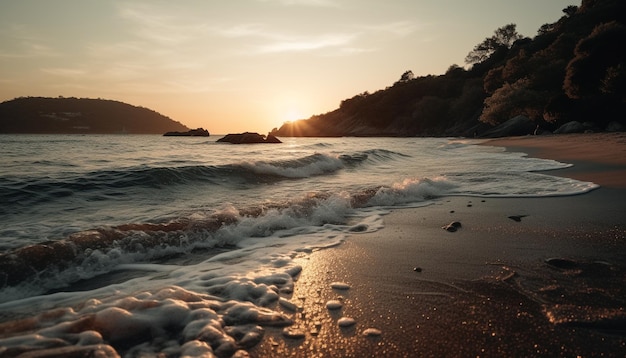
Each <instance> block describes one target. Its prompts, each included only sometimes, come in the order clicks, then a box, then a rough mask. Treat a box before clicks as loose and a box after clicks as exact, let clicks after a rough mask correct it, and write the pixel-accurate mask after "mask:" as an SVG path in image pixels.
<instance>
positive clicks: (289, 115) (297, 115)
mask: <svg viewBox="0 0 626 358" xmlns="http://www.w3.org/2000/svg"><path fill="white" fill-rule="evenodd" d="M308 117H309V116H307V115H306V114H305V113H304V112H303V111H301V110H298V109H297V108H289V109H288V110H287V112H286V113H285V116H284V119H285V121H286V122H293V121H297V120H298V119H305V118H308Z"/></svg>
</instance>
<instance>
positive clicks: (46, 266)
mask: <svg viewBox="0 0 626 358" xmlns="http://www.w3.org/2000/svg"><path fill="white" fill-rule="evenodd" d="M449 187H450V184H449V183H447V182H445V181H444V180H428V179H426V180H406V181H404V182H403V183H399V184H397V185H393V186H390V187H373V188H366V189H361V190H358V191H355V192H353V193H345V192H341V193H334V194H333V193H325V192H324V193H310V194H307V195H306V196H304V197H303V198H300V199H297V200H291V201H285V202H272V203H269V204H268V203H265V204H263V205H256V206H249V207H245V208H235V207H233V206H226V207H223V208H219V209H215V210H213V211H212V212H207V213H198V212H196V213H194V214H192V215H189V216H187V217H178V218H174V219H171V220H169V221H166V222H157V223H128V224H123V225H117V226H112V227H98V228H94V229H92V230H85V231H80V232H76V233H74V234H71V235H69V236H68V237H66V238H64V239H61V240H57V241H48V242H44V243H39V244H35V245H29V246H26V247H21V248H17V249H14V250H12V251H9V252H6V253H3V254H0V287H5V288H6V287H15V286H23V285H26V286H28V287H29V291H30V294H32V290H33V289H34V288H35V289H38V290H41V292H40V293H44V292H46V291H48V290H52V289H55V288H58V287H63V286H67V285H69V284H71V283H72V282H76V281H79V280H84V279H89V278H91V277H95V276H97V275H101V274H104V273H107V272H110V271H112V270H114V269H115V268H116V267H117V266H119V265H120V264H136V263H142V262H153V261H154V260H161V259H163V258H167V257H170V256H172V255H181V254H189V253H191V252H193V251H194V250H198V249H203V250H211V249H218V248H219V249H228V248H235V247H236V246H237V245H238V244H239V243H240V242H241V241H242V240H244V239H247V238H264V237H267V236H271V235H274V234H276V233H278V232H281V233H282V234H281V235H282V236H285V235H287V236H289V235H302V234H311V233H316V232H320V231H337V232H364V231H365V232H367V231H375V230H378V229H379V228H380V227H382V224H381V222H380V220H374V219H372V217H371V216H372V215H374V216H376V215H380V211H377V210H379V209H375V208H381V206H383V205H384V206H394V205H404V204H407V203H417V205H427V204H428V203H429V201H430V200H431V199H434V198H436V197H438V196H443V195H445V194H446V192H447V191H449V189H450V188H449ZM374 209H375V210H374ZM381 209H382V208H381ZM355 218H361V219H362V220H360V222H359V223H357V224H354V220H355ZM7 292H8V291H7ZM4 299H7V298H4ZM11 299H15V298H14V297H11ZM2 300H3V297H0V301H2Z"/></svg>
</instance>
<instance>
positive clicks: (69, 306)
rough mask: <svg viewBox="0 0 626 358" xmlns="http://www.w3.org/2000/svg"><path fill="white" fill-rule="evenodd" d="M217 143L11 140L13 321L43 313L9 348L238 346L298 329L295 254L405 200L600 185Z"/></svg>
mask: <svg viewBox="0 0 626 358" xmlns="http://www.w3.org/2000/svg"><path fill="white" fill-rule="evenodd" d="M217 138H218V137H208V138H206V137H199V138H196V137H161V136H152V135H143V136H140V135H125V136H122V135H121V136H96V135H89V136H80V135H2V136H0V202H1V203H2V205H1V206H0V323H2V322H9V321H13V320H17V319H20V318H24V317H33V316H34V317H36V318H35V319H31V320H29V321H28V322H29V323H28V324H30V325H32V327H29V329H27V330H25V331H27V332H28V334H24V335H17V336H14V337H11V338H5V339H0V347H2V348H0V355H2V353H6V354H10V353H15V352H21V351H26V350H30V349H41V348H42V347H43V348H45V347H56V346H59V345H61V346H62V345H69V346H76V347H84V346H92V345H94V344H101V343H103V342H107V344H111V345H112V347H113V348H114V349H115V350H117V353H119V354H122V355H127V356H134V355H139V354H140V353H146V354H155V353H157V352H161V353H164V354H170V355H183V354H188V355H201V354H202V353H203V352H205V353H206V352H213V353H214V354H216V355H218V356H228V355H230V354H232V353H234V352H236V351H237V350H239V349H243V350H245V349H247V348H249V347H252V346H254V345H255V344H256V343H258V342H259V341H260V340H261V339H262V337H263V334H262V329H261V328H260V327H262V326H288V325H289V324H290V323H291V321H290V319H289V317H288V316H287V315H285V314H284V313H283V312H282V311H281V309H277V307H278V306H280V307H282V309H283V310H284V309H287V310H289V309H293V310H297V305H296V304H294V303H293V302H291V301H289V300H288V299H287V298H288V295H289V293H290V292H292V291H293V286H294V284H296V283H295V280H294V279H295V278H296V277H297V275H298V273H299V272H300V270H301V267H300V266H299V265H298V264H297V260H295V259H296V258H301V257H303V256H306V255H307V254H309V253H310V252H312V251H313V250H317V249H322V248H328V249H331V250H332V247H333V246H335V245H337V244H339V243H341V242H342V241H343V240H345V239H346V238H347V237H348V236H349V235H354V234H356V233H360V232H372V231H376V230H379V229H380V228H382V227H383V217H384V215H385V214H386V213H388V212H389V210H391V209H394V208H400V207H419V206H424V205H430V204H432V203H433V202H436V201H437V200H442V199H443V198H445V197H447V196H454V195H469V196H481V197H525V196H533V197H538V196H539V197H540V196H558V195H575V194H580V193H584V192H587V191H589V190H592V189H594V188H596V187H597V186H596V185H595V184H593V183H586V182H580V181H576V180H572V179H568V178H562V177H556V176H551V175H549V172H546V171H549V170H551V169H560V168H564V167H567V166H569V164H565V163H559V162H556V161H552V160H544V159H536V158H529V157H527V156H526V155H525V154H523V153H512V152H505V151H504V149H503V148H498V147H490V146H482V145H477V143H478V142H477V141H473V140H461V139H446V138H443V139H442V138H281V139H282V140H283V142H284V143H282V144H266V145H229V144H221V143H216V142H215V141H216V139H217ZM285 297H287V298H285ZM276 302H279V303H280V304H279V305H277V304H276ZM41 312H48V313H47V314H45V313H44V314H40V313H41ZM49 312H54V313H49ZM174 317H175V319H174ZM79 326H80V327H85V326H87V327H89V329H78V328H77V327H79ZM233 327H234V328H233ZM0 330H1V328H0ZM33 332H35V333H33ZM155 337H157V338H158V339H157V338H155ZM198 337H202V339H199V338H198ZM207 342H208V343H207ZM107 347H108V346H107ZM105 348H106V347H105ZM105 348H102V349H103V352H105V353H106V352H108V351H106V349H108V348H106V349H105ZM3 349H4V351H3ZM109 353H110V356H115V354H116V353H115V352H109Z"/></svg>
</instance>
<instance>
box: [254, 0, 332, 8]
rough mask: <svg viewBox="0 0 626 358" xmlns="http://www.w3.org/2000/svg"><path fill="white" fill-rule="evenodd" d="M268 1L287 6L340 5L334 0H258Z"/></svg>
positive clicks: (261, 0)
mask: <svg viewBox="0 0 626 358" xmlns="http://www.w3.org/2000/svg"><path fill="white" fill-rule="evenodd" d="M257 1H259V2H266V3H278V4H281V5H286V6H310V7H339V4H338V3H337V2H336V1H333V0H257Z"/></svg>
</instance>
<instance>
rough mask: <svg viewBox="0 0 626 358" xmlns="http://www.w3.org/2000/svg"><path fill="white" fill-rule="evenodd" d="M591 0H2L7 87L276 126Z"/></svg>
mask: <svg viewBox="0 0 626 358" xmlns="http://www.w3.org/2000/svg"><path fill="white" fill-rule="evenodd" d="M569 5H576V6H579V5H580V0H523V1H520V0H473V1H467V0H386V1H383V0H228V1H227V0H223V1H222V0H177V1H171V0H166V1H161V0H126V1H115V0H54V1H48V0H0V101H6V100H10V99H13V98H16V97H22V96H24V97H26V96H43V97H58V96H63V97H79V98H103V99H113V100H117V101H122V102H126V103H129V104H132V105H135V106H142V107H147V108H150V109H153V110H155V111H157V112H159V113H161V114H163V115H166V116H168V117H170V118H172V119H174V120H176V121H179V122H181V123H183V124H184V125H186V126H188V127H190V128H197V127H203V128H206V129H208V130H209V131H210V132H211V133H212V134H226V133H236V132H243V131H251V132H259V133H267V132H268V131H270V130H271V129H272V128H275V127H280V125H281V124H282V123H284V122H286V121H291V120H297V119H303V118H309V117H310V116H312V115H315V114H322V113H326V112H329V111H332V110H334V109H336V108H337V107H338V106H339V103H340V102H341V101H342V100H344V99H347V98H350V97H353V96H354V95H356V94H359V93H363V92H365V91H368V92H370V93H372V92H375V91H377V90H380V89H384V88H385V87H388V86H391V85H392V84H393V83H394V82H395V81H397V80H398V79H399V78H400V76H401V75H402V73H404V72H405V71H407V70H411V71H412V72H413V73H414V74H415V75H416V76H425V75H430V74H432V75H440V74H444V73H445V72H446V70H447V69H448V68H449V67H450V65H453V64H456V65H460V66H464V65H465V63H464V59H465V56H466V55H467V54H468V53H469V52H470V51H471V50H472V48H473V47H474V46H475V45H476V44H478V43H480V42H482V41H483V40H484V39H485V38H487V37H490V36H492V35H493V33H494V31H495V30H496V29H497V28H499V27H502V26H504V25H506V24H509V23H515V24H517V31H518V33H520V34H522V35H524V36H528V37H534V36H535V35H536V34H537V30H538V29H539V27H540V26H541V25H543V24H546V23H553V22H556V21H557V20H558V19H559V18H560V17H561V16H563V12H562V10H563V9H564V8H565V7H567V6H569Z"/></svg>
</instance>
